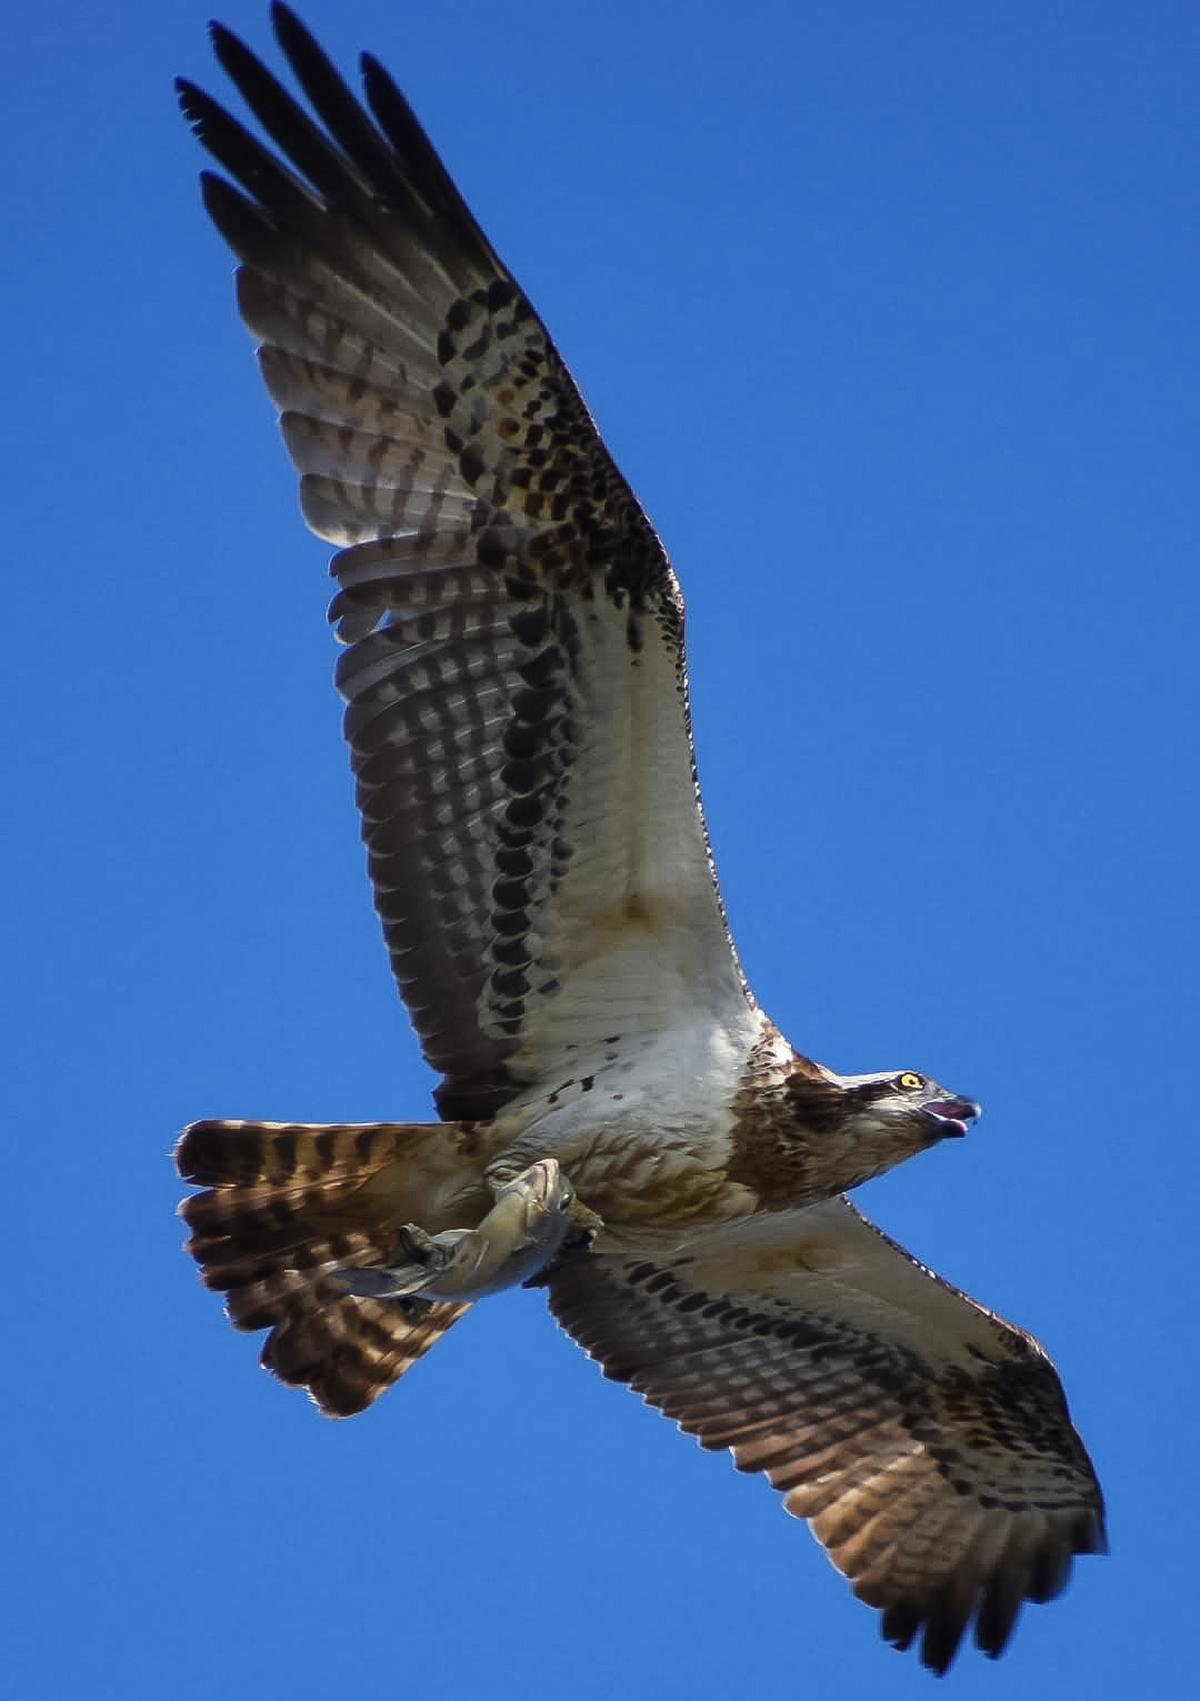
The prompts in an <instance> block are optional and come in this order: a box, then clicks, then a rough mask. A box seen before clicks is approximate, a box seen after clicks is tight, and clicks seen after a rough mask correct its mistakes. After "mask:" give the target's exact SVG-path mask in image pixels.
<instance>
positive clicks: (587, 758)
mask: <svg viewBox="0 0 1200 1701" xmlns="http://www.w3.org/2000/svg"><path fill="white" fill-rule="evenodd" d="M273 17H274V22H275V29H276V33H277V35H278V38H279V41H280V44H281V45H282V47H283V50H284V53H285V54H286V56H287V58H288V60H289V62H290V64H291V66H292V69H293V71H294V72H295V75H296V77H297V79H298V81H299V83H300V85H301V86H302V88H303V90H304V92H305V94H306V95H307V96H308V99H309V101H310V102H311V104H312V107H313V108H314V110H315V112H316V114H317V115H318V117H319V119H320V120H321V124H322V125H323V126H324V128H323V129H322V128H321V127H320V126H318V125H317V124H316V123H314V122H313V121H312V119H311V118H310V117H309V116H308V115H307V113H306V112H305V111H304V110H303V108H302V107H301V106H300V105H298V104H297V103H296V102H295V101H294V100H293V99H292V97H291V96H290V95H289V94H288V93H287V92H286V91H285V90H284V89H283V88H282V87H281V85H280V84H279V83H278V82H277V81H276V80H275V79H274V77H272V76H271V75H270V74H269V73H268V72H267V71H266V70H265V69H264V67H263V66H262V65H261V64H260V62H259V61H258V60H257V59H256V58H255V57H254V56H253V55H252V54H251V53H250V52H249V51H248V50H247V49H246V48H245V47H244V46H243V45H242V44H241V43H240V42H239V41H238V40H237V39H236V37H234V36H232V35H230V34H229V33H228V32H227V31H226V30H224V29H222V28H221V27H220V26H213V32H212V33H213V42H214V45H215V48H216V52H217V56H218V58H219V59H220V62H221V64H222V65H223V66H224V68H225V70H226V71H227V72H228V73H229V75H230V76H231V78H232V79H233V81H234V82H235V83H236V85H237V87H238V88H239V90H240V91H241V93H242V95H243V96H244V98H245V100H246V101H247V103H248V105H249V106H250V108H251V109H252V110H253V112H254V114H255V116H256V117H257V118H258V120H259V121H260V123H261V124H262V126H263V128H264V130H265V131H266V132H267V134H268V135H269V136H270V138H271V139H272V141H273V142H274V143H275V144H276V145H277V147H278V148H279V149H280V150H281V153H282V154H283V156H285V159H286V162H287V163H284V162H283V161H281V160H280V159H279V158H278V157H277V156H275V155H274V154H272V153H271V152H270V151H269V149H267V148H266V147H264V146H263V145H262V144H261V143H259V142H258V141H257V140H256V139H255V138H254V137H253V136H252V135H250V133H249V132H248V131H247V130H245V129H244V128H243V127H242V126H241V125H240V124H238V123H237V122H235V120H234V119H233V118H231V117H230V116H229V115H228V114H227V113H226V112H224V111H223V110H222V108H221V107H219V106H218V105H217V104H216V103H215V102H214V101H212V100H211V99H210V98H209V97H208V96H207V95H205V94H203V93H202V92H201V91H200V90H198V89H197V88H195V87H194V86H193V85H192V84H190V83H187V82H182V81H181V82H180V84H179V85H178V86H179V92H180V98H181V102H182V105H183V108H184V111H185V113H186V114H187V116H188V118H189V119H190V120H191V122H192V124H193V126H194V128H195V131H196V134H197V135H198V136H199V138H200V140H201V141H202V142H203V144H204V145H205V147H206V148H207V149H208V150H209V152H210V153H211V154H212V155H213V156H214V157H215V158H216V159H217V161H218V162H219V163H220V164H221V165H222V166H223V167H224V168H225V170H226V171H228V173H229V174H230V176H232V177H233V178H234V179H235V180H236V182H237V184H238V185H240V189H238V188H235V187H233V186H232V185H231V184H229V183H228V182H226V181H225V180H224V179H221V178H218V177H214V176H212V175H209V174H206V176H205V179H204V199H205V204H206V206H207V208H208V211H209V213H210V214H211V216H212V218H213V220H214V222H215V223H216V225H217V227H218V229H219V230H220V231H221V233H222V235H223V236H224V237H225V239H226V240H227V242H228V243H229V245H230V247H231V248H232V249H233V250H234V252H235V253H236V254H237V256H238V258H239V259H240V261H241V262H242V264H241V268H240V270H239V272H238V300H239V305H240V308H241V313H242V318H243V319H244V321H245V323H246V325H247V327H248V328H249V330H250V331H251V333H252V334H253V335H254V337H255V338H256V339H257V341H258V343H259V362H260V365H261V368H262V374H263V378H264V381H265V383H266V386H267V389H268V391H269V392H270V395H271V397H272V399H273V401H274V402H275V403H276V405H277V407H278V408H279V409H280V411H281V421H280V423H281V426H282V430H283V435H284V439H285V441H286V444H287V447H288V450H289V452H290V454H291V456H292V459H293V461H294V462H295V464H296V466H297V468H298V469H299V471H300V473H301V475H302V476H301V484H300V490H301V501H302V506H303V511H304V516H305V518H306V520H307V521H308V524H309V526H310V527H311V528H312V530H313V531H315V532H316V533H317V534H318V535H319V536H320V537H323V538H326V539H328V540H329V541H330V542H332V543H336V544H338V545H341V546H343V547H342V548H341V549H340V551H339V553H338V554H337V555H336V556H335V557H334V560H333V564H332V571H333V574H334V576H335V577H336V579H337V582H338V585H339V587H340V588H339V591H338V594H337V596H336V597H335V599H334V602H333V606H332V610H331V618H332V619H333V620H334V621H335V622H336V626H337V631H338V635H339V636H340V637H341V638H342V639H343V640H344V641H345V642H346V643H347V644H348V646H349V647H348V648H347V649H346V651H345V653H344V654H343V656H342V658H341V663H340V666H339V668H338V675H337V679H338V685H339V688H340V690H341V691H342V693H343V695H344V696H345V698H346V700H347V704H348V707H347V711H346V736H347V738H348V740H349V743H350V747H351V751H352V759H353V766H354V771H355V775H356V778H357V791H358V803H359V807H360V809H361V811H362V818H363V833H364V838H365V840H366V843H367V846H368V852H369V868H370V874H371V879H372V882H373V884H374V889H375V900H376V906H377V908H378V911H379V914H380V917H381V919H382V922H383V927H384V932H385V935H386V938H387V943H388V947H389V950H390V953H391V960H392V966H393V968H394V970H395V974H396V978H397V981H398V982H399V985H400V989H401V992H402V994H403V996H404V998H405V1000H406V1002H407V1004H408V1006H409V1009H410V1011H411V1014H412V1017H413V1021H414V1023H415V1025H416V1028H417V1031H418V1034H419V1035H420V1038H421V1042H422V1045H423V1047H424V1051H425V1055H426V1057H427V1058H428V1060H429V1062H430V1063H431V1064H432V1065H433V1067H434V1068H435V1069H436V1070H438V1071H439V1072H440V1073H441V1074H442V1075H443V1076H444V1082H443V1084H442V1086H441V1088H440V1090H439V1094H438V1107H439V1110H440V1111H441V1113H442V1115H443V1116H446V1117H448V1118H484V1117H489V1116H492V1115H494V1114H495V1112H496V1111H497V1110H498V1109H499V1108H500V1106H502V1105H503V1104H504V1103H505V1102H506V1101H507V1100H508V1099H509V1098H511V1097H512V1096H513V1095H514V1094H515V1093H516V1092H518V1091H520V1089H521V1088H522V1086H523V1085H525V1084H527V1083H530V1082H535V1081H540V1080H547V1079H554V1078H557V1076H558V1074H559V1072H560V1071H562V1072H563V1073H566V1074H569V1073H570V1067H569V1056H568V1053H569V1052H570V1050H571V1049H572V1048H576V1047H585V1048H589V1049H590V1048H593V1047H594V1044H595V1042H600V1041H602V1040H603V1039H604V1038H605V1037H606V1036H608V1035H611V1034H614V1033H621V1032H630V1031H633V1032H637V1031H641V1030H644V1029H645V1027H646V1026H648V1025H650V1024H651V1023H653V1025H655V1026H660V1027H661V1026H662V1025H663V1024H664V1022H665V1021H669V1020H670V1017H671V1013H672V1009H673V1007H674V1006H675V1005H678V1004H679V1003H680V1001H681V999H683V998H686V999H687V1000H688V1001H690V1002H691V1003H693V1004H694V1003H695V1002H696V1001H697V1000H701V999H704V1000H707V1001H708V1003H709V1004H710V1006H711V1007H712V1008H713V1009H714V1010H715V1011H716V1012H717V1014H718V1016H720V1015H721V1013H722V1012H724V1011H725V1010H728V1011H729V1014H730V1020H731V1021H736V1020H738V1018H739V1015H740V1016H741V1018H742V1019H744V1014H745V1000H746V996H747V995H746V992H745V989H744V985H743V982H742V979H741V975H740V972H739V970H738V967H737V963H736V960H735V958H734V954H733V949H732V946H731V944H730V941H729V937H728V933H727V930H726V927H725V923H724V918H723V914H722V910H721V904H720V899H719V897H718V894H717V890H716V886H715V882H714V877H713V873H712V867H711V861H710V858H709V854H708V847H707V841H706V836H705V831H704V824H703V820H702V818H701V815H700V810H699V802H698V797H697V792H696V784H695V774H694V768H693V762H692V750H691V740H690V735H689V730H688V712H687V689H686V678H685V673H684V664H683V648H682V636H683V605H682V601H681V598H680V595H679V591H678V587H677V585H676V582H675V578H674V575H673V574H672V572H671V569H670V567H669V565H668V563H667V560H666V557H665V555H664V553H663V551H662V548H661V546H660V544H659V542H658V539H657V537H656V536H655V534H654V532H653V530H652V529H651V527H650V525H649V523H648V521H647V520H646V517H645V515H644V514H643V513H642V511H641V509H640V507H639V506H638V504H637V502H636V500H635V498H634V496H633V495H632V493H631V491H630V489H629V487H628V485H627V484H626V483H625V480H624V479H623V478H622V477H621V474H620V473H619V472H618V471H617V469H616V467H615V466H614V465H613V462H612V461H611V459H610V458H609V456H608V454H607V452H606V450H605V448H604V446H603V444H602V443H601V441H600V438H599V436H598V435H597V432H596V430H595V427H594V425H593V423H592V420H591V418H590V416H589V414H588V412H587V409H586V407H585V406H584V404H583V402H582V400H581V399H580V396H579V393H578V391H577V390H576V388H575V385H574V383H573V382H572V380H571V377H570V375H569V373H568V372H567V370H566V368H565V366H564V365H563V363H562V361H561V360H560V359H559V356H558V354H557V352H556V351H555V349H554V346H553V344H552V343H551V341H550V339H549V337H548V336H547V334H546V331H545V329H544V328H543V326H542V324H541V322H540V320H539V319H538V318H537V315H536V314H535V313H534V311H533V309H532V307H531V306H530V304H529V302H528V301H527V299H526V298H525V296H524V294H523V293H522V292H521V290H520V289H519V288H518V287H517V285H516V284H515V283H514V281H513V279H512V278H511V276H510V275H509V273H508V272H507V271H506V270H505V268H504V266H503V265H502V264H501V263H500V261H499V260H498V259H497V257H496V255H495V253H494V252H493V250H492V248H491V246H490V245H489V243H488V241H487V239H486V238H485V237H484V235H483V234H482V232H481V231H480V230H479V228H478V226H477V225H476V224H475V221H474V219H473V218H472V217H471V214H470V212H469V211H468V210H467V208H466V206H465V205H464V203H463V201H462V200H461V198H460V196H459V195H458V192H457V190H456V189H455V187H454V185H453V183H452V182H451V181H450V178H449V177H448V175H447V174H446V171H445V169H444V168H443V166H442V165H441V163H440V161H439V159H438V157H437V155H436V154H435V152H434V150H433V148H432V147H431V146H430V144H429V142H428V141H427V140H426V138H425V136H424V134H423V132H422V131H421V129H420V127H419V126H418V124H417V122H416V120H415V119H414V117H413V115H412V113H411V111H410V110H409V107H408V105H407V104H406V102H405V101H404V99H403V97H402V96H401V94H400V93H399V91H398V90H397V89H396V87H395V85H394V84H393V83H392V82H391V80H390V79H389V77H388V76H387V74H386V72H384V71H383V69H382V68H381V67H380V66H379V65H378V64H377V63H376V62H375V61H374V60H373V59H371V58H370V57H367V56H364V59H363V75H364V85H365V91H366V98H367V102H368V104H369V107H370V110H371V114H372V116H371V117H368V116H367V114H366V112H365V111H364V109H363V108H362V107H361V106H360V105H359V103H358V102H357V100H356V99H355V98H354V96H353V95H352V94H351V93H350V91H349V89H348V88H347V86H346V85H345V83H344V82H343V81H342V80H341V78H340V77H339V76H338V74H337V72H336V71H335V70H334V69H333V67H332V65H331V64H330V63H329V61H328V60H327V59H326V57H325V56H324V54H323V53H322V52H321V50H320V49H319V48H318V46H317V45H316V43H315V42H314V41H313V40H312V38H311V37H310V36H309V35H308V33H307V32H306V31H305V30H304V29H303V27H302V26H301V25H300V24H299V22H298V21H297V20H296V19H295V18H294V17H293V16H292V15H291V13H289V12H288V11H287V10H286V9H285V8H283V7H281V6H276V7H275V8H274V9H273Z"/></svg>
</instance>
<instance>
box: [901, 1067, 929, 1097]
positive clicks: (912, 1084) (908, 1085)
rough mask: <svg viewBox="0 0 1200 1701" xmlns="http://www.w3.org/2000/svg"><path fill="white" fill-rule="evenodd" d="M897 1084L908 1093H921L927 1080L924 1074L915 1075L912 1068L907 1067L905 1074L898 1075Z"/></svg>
mask: <svg viewBox="0 0 1200 1701" xmlns="http://www.w3.org/2000/svg"><path fill="white" fill-rule="evenodd" d="M896 1085H897V1086H898V1087H903V1088H904V1091H905V1092H906V1093H919V1092H920V1090H921V1088H922V1087H923V1086H924V1085H925V1081H924V1078H923V1077H922V1076H920V1075H914V1074H913V1072H912V1070H911V1069H906V1070H905V1072H904V1074H903V1075H897V1077H896Z"/></svg>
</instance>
